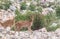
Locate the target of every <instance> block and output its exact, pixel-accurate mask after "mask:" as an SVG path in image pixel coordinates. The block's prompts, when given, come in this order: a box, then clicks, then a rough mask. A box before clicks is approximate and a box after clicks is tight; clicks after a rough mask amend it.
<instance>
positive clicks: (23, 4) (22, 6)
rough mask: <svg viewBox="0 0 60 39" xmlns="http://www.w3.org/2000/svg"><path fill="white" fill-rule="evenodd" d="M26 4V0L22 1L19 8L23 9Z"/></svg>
mask: <svg viewBox="0 0 60 39" xmlns="http://www.w3.org/2000/svg"><path fill="white" fill-rule="evenodd" d="M26 6H27V5H26V2H22V3H21V6H20V7H21V10H25V9H26Z"/></svg>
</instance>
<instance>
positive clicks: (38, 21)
mask: <svg viewBox="0 0 60 39" xmlns="http://www.w3.org/2000/svg"><path fill="white" fill-rule="evenodd" d="M43 26H44V21H43V15H41V14H39V13H36V16H35V19H34V22H33V26H32V29H33V30H38V29H41V28H43Z"/></svg>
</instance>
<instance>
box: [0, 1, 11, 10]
mask: <svg viewBox="0 0 60 39" xmlns="http://www.w3.org/2000/svg"><path fill="white" fill-rule="evenodd" d="M10 5H11V2H10V1H8V0H7V1H6V2H5V1H4V4H3V3H1V4H0V9H5V10H7V9H9V7H10Z"/></svg>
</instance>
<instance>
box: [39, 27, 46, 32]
mask: <svg viewBox="0 0 60 39" xmlns="http://www.w3.org/2000/svg"><path fill="white" fill-rule="evenodd" d="M39 31H40V32H47V29H46V28H42V29H39Z"/></svg>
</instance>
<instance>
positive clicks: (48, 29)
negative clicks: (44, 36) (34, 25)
mask: <svg viewBox="0 0 60 39" xmlns="http://www.w3.org/2000/svg"><path fill="white" fill-rule="evenodd" d="M57 28H59V27H58V26H56V27H53V26H52V27H46V29H47V31H55V30H56V29H57Z"/></svg>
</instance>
